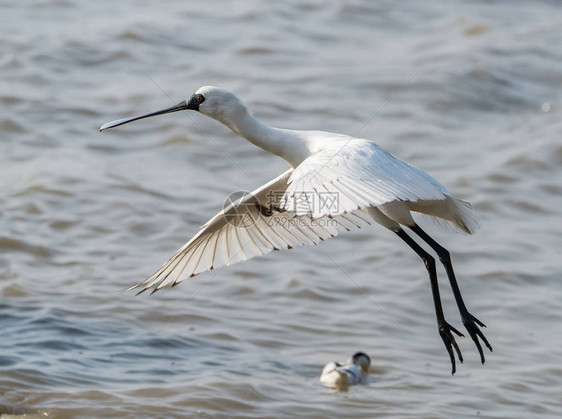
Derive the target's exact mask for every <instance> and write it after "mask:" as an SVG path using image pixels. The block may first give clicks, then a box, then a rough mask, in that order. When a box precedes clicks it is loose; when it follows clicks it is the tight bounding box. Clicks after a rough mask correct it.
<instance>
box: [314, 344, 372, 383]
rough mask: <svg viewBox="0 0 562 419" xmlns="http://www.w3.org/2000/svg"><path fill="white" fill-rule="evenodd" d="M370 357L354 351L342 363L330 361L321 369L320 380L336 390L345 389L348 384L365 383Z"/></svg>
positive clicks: (369, 366)
mask: <svg viewBox="0 0 562 419" xmlns="http://www.w3.org/2000/svg"><path fill="white" fill-rule="evenodd" d="M370 368H371V358H369V356H368V355H367V354H364V353H362V352H357V353H355V354H354V355H353V356H352V357H351V358H349V360H347V361H346V362H344V363H339V362H330V363H328V364H326V366H325V367H324V368H323V369H322V374H321V375H320V382H321V383H322V384H324V385H325V386H328V387H332V388H334V389H338V390H346V389H347V388H348V387H349V386H352V385H355V384H361V383H365V381H366V378H367V374H368V373H369V369H370Z"/></svg>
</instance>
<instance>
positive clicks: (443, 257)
mask: <svg viewBox="0 0 562 419" xmlns="http://www.w3.org/2000/svg"><path fill="white" fill-rule="evenodd" d="M410 229H411V230H412V231H413V232H414V233H416V234H417V235H418V236H420V238H421V239H422V240H423V241H425V242H426V243H427V244H428V245H429V246H430V247H431V248H432V249H433V250H435V252H436V253H437V255H438V256H439V260H440V261H441V263H442V264H443V266H444V267H445V271H446V272H447V277H448V278H449V283H450V284H451V288H452V289H453V295H454V296H455V300H456V302H457V307H458V308H459V313H460V315H461V319H462V322H463V324H464V326H465V327H466V330H468V333H469V334H470V337H471V338H472V340H473V341H474V343H475V344H476V347H477V348H478V352H479V353H480V360H481V361H482V363H484V361H485V359H484V351H483V350H482V346H481V345H480V342H479V341H478V338H480V339H482V342H484V344H485V345H486V346H487V347H488V349H489V350H490V351H493V349H492V346H491V345H490V343H489V342H488V339H486V336H484V334H483V333H482V331H481V330H480V329H479V328H478V326H477V325H479V326H481V327H486V325H485V324H484V323H482V322H481V321H480V320H478V319H477V318H476V317H474V316H473V315H472V314H470V313H469V312H468V310H467V308H466V305H465V304H464V301H463V299H462V295H461V291H460V289H459V284H458V283H457V278H456V277H455V271H453V264H452V263H451V255H450V254H449V251H448V250H447V249H445V248H444V247H442V246H441V245H440V244H439V243H437V242H436V241H435V240H433V239H432V238H431V237H430V236H429V235H428V234H427V233H426V232H425V231H423V230H422V229H421V228H420V227H419V226H418V225H417V224H415V225H414V226H413V227H410Z"/></svg>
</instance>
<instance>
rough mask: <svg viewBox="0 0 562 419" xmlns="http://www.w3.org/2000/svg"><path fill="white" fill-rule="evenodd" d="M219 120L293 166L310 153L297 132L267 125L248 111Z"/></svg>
mask: <svg viewBox="0 0 562 419" xmlns="http://www.w3.org/2000/svg"><path fill="white" fill-rule="evenodd" d="M221 122H222V123H223V124H225V125H226V126H227V127H229V128H230V129H231V130H232V131H234V132H235V133H236V134H238V135H239V136H241V137H243V138H245V139H247V140H248V141H249V142H251V143H252V144H254V145H257V146H258V147H260V148H262V149H264V150H266V151H269V152H270V153H273V154H276V155H278V156H279V157H281V158H283V159H285V160H286V161H287V162H288V163H289V164H290V165H291V166H293V168H294V167H296V166H298V165H299V164H300V163H302V161H303V160H304V159H305V158H307V157H308V156H309V155H310V152H309V150H308V147H307V144H306V141H304V140H303V139H302V138H301V136H299V135H298V132H296V131H292V130H285V129H280V128H272V127H269V126H267V125H265V124H263V123H262V122H260V121H258V120H257V119H256V118H255V117H254V116H253V115H252V114H251V113H250V112H249V111H245V112H241V113H239V114H237V115H236V118H228V120H226V119H225V120H222V121H221Z"/></svg>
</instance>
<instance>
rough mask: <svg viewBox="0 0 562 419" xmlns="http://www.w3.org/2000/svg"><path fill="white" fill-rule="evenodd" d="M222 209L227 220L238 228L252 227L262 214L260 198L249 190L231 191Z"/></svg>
mask: <svg viewBox="0 0 562 419" xmlns="http://www.w3.org/2000/svg"><path fill="white" fill-rule="evenodd" d="M222 209H223V211H225V214H224V219H225V220H226V222H227V223H228V224H230V225H232V226H234V227H236V228H248V227H251V226H253V225H254V224H255V223H256V221H257V220H258V218H259V216H260V211H259V201H258V199H257V198H256V197H255V196H254V195H253V194H252V193H251V192H247V191H236V192H233V193H231V194H230V195H229V196H228V197H227V198H226V199H225V200H224V204H223V206H222Z"/></svg>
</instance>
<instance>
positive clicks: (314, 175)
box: [100, 86, 492, 374]
mask: <svg viewBox="0 0 562 419" xmlns="http://www.w3.org/2000/svg"><path fill="white" fill-rule="evenodd" d="M182 110H193V111H198V112H201V113H202V114H204V115H207V116H209V117H211V118H213V119H216V120H217V121H219V122H221V123H222V124H224V125H226V126H227V127H229V128H230V129H231V130H232V131H234V132H235V133H236V134H238V135H239V136H241V137H243V138H245V139H247V140H248V141H250V142H251V143H253V144H255V145H256V146H258V147H261V148H262V149H264V150H266V151H269V152H271V153H273V154H276V155H278V156H279V157H282V158H283V159H285V160H286V161H287V162H288V163H289V164H290V166H291V168H290V169H289V170H287V171H286V172H285V173H283V174H281V175H280V176H278V177H277V178H275V179H273V180H271V181H270V182H268V183H266V184H265V185H263V186H261V187H259V188H257V189H256V190H255V191H253V192H252V193H250V194H246V195H244V196H242V197H241V198H240V199H238V200H235V201H234V202H232V203H231V204H230V205H228V206H227V207H226V208H225V209H224V210H223V211H221V212H219V213H218V214H217V215H215V216H214V217H213V218H212V219H211V220H209V221H208V222H207V223H206V224H205V225H204V226H203V227H202V228H201V230H200V231H199V232H198V233H197V234H196V235H195V236H194V237H193V238H192V239H191V240H189V241H188V242H187V243H186V244H185V245H184V246H183V247H181V248H180V249H179V250H178V251H177V252H176V253H175V254H174V255H173V256H172V257H171V258H170V259H169V260H168V261H167V262H166V263H165V264H164V265H163V266H162V267H161V268H160V269H159V270H158V271H157V272H155V273H154V274H153V275H152V276H150V277H149V278H147V279H146V280H144V281H142V282H141V283H139V284H137V285H135V286H134V287H131V289H133V288H137V287H140V288H141V291H140V292H143V291H146V290H148V289H150V288H153V292H155V291H157V290H159V289H160V288H162V287H164V286H166V285H169V284H170V285H172V286H175V285H177V284H178V283H180V282H182V281H184V280H186V279H188V278H191V277H193V276H195V275H197V274H199V273H201V272H204V271H207V270H211V269H214V268H219V267H221V266H224V265H231V264H234V263H237V262H241V261H243V260H247V259H250V258H252V257H254V256H259V255H264V254H266V253H269V252H271V251H272V250H279V249H283V248H285V249H287V248H289V249H290V248H293V247H296V246H301V245H305V244H317V243H318V242H320V241H321V240H324V239H327V238H330V237H334V236H336V235H337V234H338V232H339V231H341V230H350V229H352V228H356V227H360V226H361V225H364V224H369V223H370V221H372V220H375V221H376V222H378V223H379V224H381V225H383V226H384V227H386V228H388V229H390V230H391V231H393V232H394V233H396V234H397V236H398V237H400V238H401V239H402V240H403V241H404V242H406V243H407V244H408V246H410V247H411V248H412V249H413V250H414V252H416V253H417V254H418V256H420V257H421V259H422V260H423V262H424V264H425V267H426V269H427V271H428V273H429V279H430V283H431V290H432V294H433V301H434V305H435V312H436V316H437V325H438V330H439V334H440V336H441V338H442V339H443V342H444V343H445V347H446V349H447V352H448V353H449V357H450V359H451V364H452V372H453V374H454V373H455V370H456V366H455V355H454V352H453V348H454V349H455V350H456V352H457V355H458V358H459V361H460V362H463V358H462V354H461V351H460V349H459V347H458V345H457V343H456V341H455V338H454V335H453V333H452V332H454V333H456V334H457V335H458V336H464V335H463V334H462V333H460V332H459V331H458V330H457V329H455V328H454V327H453V326H451V325H450V324H449V323H447V322H446V321H445V317H444V315H443V309H442V306H441V299H440V296H439V288H438V284H437V273H436V269H435V259H434V258H433V257H432V256H431V255H430V254H429V253H428V252H426V251H425V250H424V249H423V248H422V247H421V246H420V245H419V244H418V243H417V242H416V241H415V240H414V239H412V237H410V236H409V235H408V234H407V233H406V231H405V230H404V229H403V227H407V228H408V229H409V230H411V231H412V232H413V233H415V234H416V235H417V236H419V237H420V238H421V239H422V240H423V241H424V242H426V243H427V244H428V245H429V246H430V247H431V248H432V249H433V250H434V251H435V252H436V254H437V255H438V257H439V260H440V261H441V262H442V264H443V265H444V267H445V270H446V273H447V276H448V278H449V282H450V284H451V287H452V290H453V294H454V296H455V300H456V303H457V306H458V309H459V312H460V315H461V319H462V322H463V324H464V325H465V327H466V329H467V330H468V333H469V334H470V336H471V338H472V340H473V341H474V342H475V344H476V346H477V348H478V351H479V353H480V359H481V361H482V363H484V361H485V359H484V352H483V350H482V346H481V345H480V342H479V340H478V338H480V339H481V340H482V341H483V342H484V344H485V345H486V346H487V347H488V349H490V351H491V350H492V347H491V346H490V344H489V343H488V340H487V339H486V337H485V336H484V334H483V333H482V331H481V330H480V329H479V328H478V325H479V326H481V327H485V325H484V324H483V323H482V322H481V321H480V320H478V319H477V318H476V317H474V316H473V315H472V314H470V313H469V311H468V310H467V308H466V305H465V303H464V302H463V299H462V296H461V292H460V290H459V287H458V284H457V280H456V278H455V273H454V271H453V266H452V264H451V258H450V256H449V252H448V251H447V250H446V249H445V248H443V247H442V246H441V245H439V244H438V243H437V242H436V241H435V240H433V239H432V238H431V237H430V236H429V235H428V234H427V233H426V232H425V231H423V230H422V229H421V228H420V227H419V226H418V225H417V224H416V223H415V222H414V219H413V218H412V214H411V212H418V213H422V214H426V215H428V216H430V217H433V218H434V219H435V220H438V221H441V222H444V223H445V224H449V225H451V226H453V227H456V228H457V229H459V230H461V231H463V232H465V233H468V234H472V233H473V232H474V231H475V230H476V229H477V228H478V222H477V219H476V216H475V213H474V211H473V210H472V208H471V206H470V204H469V203H468V202H464V201H461V200H459V199H457V198H455V197H453V196H452V195H451V194H449V192H448V191H447V190H446V189H445V187H444V186H443V185H441V184H440V183H439V182H437V181H436V180H435V179H434V178H432V177H431V176H429V175H428V174H427V173H425V172H424V171H422V170H420V169H418V168H417V167H414V166H412V165H411V164H409V163H406V162H405V161H403V160H400V159H399V158H397V157H395V156H393V155H392V154H390V153H388V152H387V151H385V150H384V149H382V148H381V147H379V146H378V145H377V144H375V143H374V142H372V141H368V140H364V139H359V138H354V137H352V136H348V135H342V134H335V133H331V132H324V131H296V130H289V129H280V128H272V127H269V126H267V125H265V124H263V123H261V122H260V121H258V120H257V119H256V118H254V116H253V115H252V113H251V112H250V111H249V110H248V108H247V107H246V106H245V105H244V103H242V101H241V100H240V99H239V98H238V97H236V96H235V95H234V94H233V93H231V92H229V91H227V90H224V89H221V88H218V87H213V86H204V87H201V88H200V89H198V90H197V91H196V92H195V93H194V94H193V96H191V98H190V99H188V100H184V101H182V102H180V103H178V104H177V105H175V106H172V107H170V108H166V109H163V110H160V111H157V112H152V113H149V114H146V115H142V116H137V117H133V118H125V119H120V120H117V121H113V122H108V123H107V124H104V125H103V126H102V127H101V128H100V131H103V130H106V129H108V128H114V127H117V126H119V125H123V124H126V123H129V122H132V121H136V120H139V119H143V118H148V117H151V116H156V115H162V114H166V113H171V112H177V111H182Z"/></svg>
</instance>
